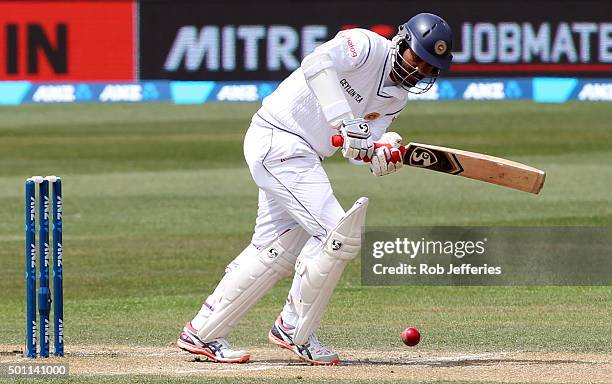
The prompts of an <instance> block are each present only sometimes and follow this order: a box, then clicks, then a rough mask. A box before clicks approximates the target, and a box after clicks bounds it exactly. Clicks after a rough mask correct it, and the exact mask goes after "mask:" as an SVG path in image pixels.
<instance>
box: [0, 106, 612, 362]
mask: <svg viewBox="0 0 612 384" xmlns="http://www.w3.org/2000/svg"><path fill="white" fill-rule="evenodd" d="M257 108H258V106H257V105H256V104H208V105H198V106H176V105H167V104H157V105H151V104H149V105H144V104H140V105H54V106H21V107H10V108H1V109H0V164H1V166H0V207H2V209H1V210H0V292H2V293H3V295H2V300H1V306H0V344H2V345H3V346H15V347H19V346H22V345H23V344H24V340H25V325H24V318H25V289H24V285H25V282H24V263H25V256H24V251H23V248H24V243H23V236H24V235H23V225H24V222H23V220H24V218H23V215H24V208H23V205H24V202H23V182H24V180H25V178H26V177H27V176H31V175H35V174H36V175H39V174H41V175H46V174H57V175H60V176H62V178H63V180H64V187H63V189H64V244H65V283H64V284H65V287H64V290H65V308H64V311H65V334H66V348H67V350H68V351H70V350H71V348H72V346H77V345H97V346H101V347H103V346H112V345H127V346H146V347H160V348H161V347H169V346H172V345H173V343H174V341H175V339H176V337H177V335H178V332H179V331H180V329H181V327H182V326H183V324H184V323H185V322H186V321H188V320H189V319H191V317H192V316H193V315H194V314H195V312H196V311H197V310H198V308H199V306H200V304H201V302H202V300H203V298H204V297H205V296H206V294H207V293H209V292H210V291H211V289H212V288H213V287H214V286H215V285H216V283H217V282H218V280H219V278H220V277H221V274H222V272H223V268H224V267H225V265H226V264H227V263H228V262H229V261H231V260H232V259H233V257H235V256H236V255H237V254H238V253H239V252H240V251H241V250H242V248H243V247H244V246H245V245H246V244H247V243H248V242H249V239H250V235H251V233H252V228H253V225H254V220H255V210H256V204H257V188H256V186H255V184H254V183H253V182H252V180H251V178H250V175H249V173H248V170H247V168H246V164H245V163H244V160H243V157H242V137H243V135H244V132H245V130H246V128H247V127H248V125H249V121H250V118H251V116H252V114H253V113H254V112H255V111H256V110H257ZM610 121H612V109H611V108H610V106H609V105H608V104H596V103H568V104H560V105H541V104H534V103H531V102H499V103H496V102H483V103H478V102H467V103H462V102H449V103H443V102H438V103H426V102H423V103H420V102H415V103H411V104H410V105H409V106H408V108H406V110H405V111H404V112H403V114H402V115H401V117H400V118H399V119H397V120H396V122H395V123H394V126H393V127H392V130H395V131H398V132H399V133H400V134H401V135H402V136H403V137H404V140H405V141H417V142H424V143H431V144H436V145H442V146H450V147H456V148H462V149H466V150H471V151H476V152H484V153H488V154H491V155H495V156H501V157H506V158H510V159H513V160H517V161H521V162H524V163H527V164H530V165H533V166H535V167H538V168H541V169H544V170H545V171H546V172H547V180H546V184H545V186H544V189H543V191H542V192H541V194H540V195H539V196H534V195H530V194H526V193H520V192H517V191H513V190H507V189H503V188H500V187H497V186H493V185H486V184H483V183H479V182H475V181H472V180H467V179H463V178H456V177H449V176H447V175H441V174H436V173H433V172H426V171H422V170H418V169H404V170H402V172H401V174H395V175H391V176H388V177H384V178H378V179H377V178H374V177H373V176H371V175H370V174H369V172H368V170H367V169H366V168H365V167H361V168H360V167H355V166H351V165H349V164H347V163H346V162H345V161H344V160H343V159H341V158H340V157H338V156H336V157H334V158H332V159H329V160H326V161H325V163H324V164H325V168H326V170H327V171H328V173H329V175H330V178H331V180H332V184H333V186H334V190H335V192H336V195H337V196H338V198H339V200H340V202H341V203H342V205H343V206H344V207H345V208H348V207H350V205H351V204H352V202H353V201H354V200H355V199H356V198H358V197H359V196H368V197H369V198H370V206H369V209H368V221H367V223H368V225H395V226H431V225H445V226H459V225H474V226H480V225H605V226H610V225H612V204H611V203H612V194H611V193H610V191H612V181H611V180H612V167H610V164H611V163H612V125H610ZM289 282H290V281H289V280H284V281H282V282H281V283H280V284H279V285H278V286H277V287H275V288H274V289H272V291H271V292H270V293H269V294H268V295H267V296H266V297H265V298H264V299H263V300H262V301H261V302H260V303H259V304H258V305H257V306H256V307H255V308H254V310H253V311H251V312H250V313H249V314H248V315H247V316H246V318H245V319H244V320H243V321H242V323H241V324H240V325H239V326H238V327H237V328H236V329H235V332H233V333H232V335H231V337H230V340H231V341H232V342H234V343H235V344H237V345H240V346H246V347H255V348H257V347H262V346H267V345H268V343H267V338H266V335H267V331H268V329H269V327H270V326H271V325H272V322H273V320H274V318H275V316H276V315H277V313H278V311H279V310H280V309H281V307H282V305H283V302H284V300H285V296H286V293H287V289H288V287H289ZM610 308H612V288H610V287H529V288H525V287H471V288H466V287H385V288H382V287H381V288H364V287H361V286H360V284H359V263H358V262H354V263H352V264H351V265H350V266H349V267H348V269H347V270H346V272H345V274H344V276H343V278H342V280H341V282H340V283H339V286H338V289H337V291H336V293H335V294H334V296H333V299H332V302H331V304H330V306H329V310H328V312H327V314H326V317H325V319H324V321H323V325H322V327H321V331H320V334H321V337H322V339H323V340H325V342H327V343H328V344H330V345H331V346H333V347H334V348H336V349H338V350H339V352H340V354H341V356H342V350H343V349H351V350H356V349H357V350H381V351H383V350H385V351H388V350H391V351H393V350H398V351H399V350H402V349H403V348H405V347H403V345H402V344H401V341H400V339H399V333H400V332H401V330H402V329H403V328H404V327H405V326H407V325H414V326H417V327H419V328H420V330H421V332H422V334H423V336H424V337H423V341H422V343H421V344H420V345H419V346H418V351H423V352H427V353H436V352H465V353H480V352H487V351H531V352H564V353H565V352H567V353H604V354H606V353H607V354H609V353H610V345H612V339H611V338H610V334H611V332H612V320H611V318H610ZM6 348H8V347H6ZM5 352H6V351H5ZM287 359H288V360H291V357H290V356H289V355H287Z"/></svg>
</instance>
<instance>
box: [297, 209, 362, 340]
mask: <svg viewBox="0 0 612 384" xmlns="http://www.w3.org/2000/svg"><path fill="white" fill-rule="evenodd" d="M367 206H368V199H367V198H365V197H362V198H360V199H359V200H357V201H356V202H355V204H354V205H353V207H352V208H351V209H349V210H348V212H347V213H346V214H345V215H344V217H343V218H342V219H341V220H340V223H338V225H337V226H336V227H335V228H334V230H333V231H332V232H330V234H329V235H328V236H327V238H326V239H325V242H324V244H323V249H322V250H321V253H320V254H319V255H318V256H316V257H314V258H312V259H310V260H306V261H303V260H302V259H298V261H297V263H296V267H295V269H296V272H297V273H298V274H300V276H301V277H302V278H301V281H300V296H301V297H300V299H299V300H298V302H297V303H295V306H296V309H297V313H298V321H297V325H296V328H295V333H294V335H293V341H294V343H295V344H298V345H300V344H304V343H306V341H307V340H308V337H309V336H310V335H311V334H312V333H313V332H314V331H315V330H316V329H317V328H318V327H319V324H320V322H321V318H322V317H323V313H324V311H325V307H327V304H328V303H329V299H330V298H331V295H332V292H333V291H334V288H336V284H337V283H338V281H339V280H340V276H341V275H342V271H344V267H345V266H346V264H347V263H348V262H349V261H351V260H352V259H354V258H355V257H356V256H357V255H358V254H359V250H360V249H361V227H363V225H364V224H365V218H366V209H367Z"/></svg>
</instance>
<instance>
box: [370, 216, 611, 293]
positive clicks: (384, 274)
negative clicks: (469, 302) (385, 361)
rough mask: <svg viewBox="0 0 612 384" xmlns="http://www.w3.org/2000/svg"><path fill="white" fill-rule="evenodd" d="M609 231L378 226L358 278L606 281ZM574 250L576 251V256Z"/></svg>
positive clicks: (380, 281)
mask: <svg viewBox="0 0 612 384" xmlns="http://www.w3.org/2000/svg"><path fill="white" fill-rule="evenodd" d="M611 232H612V231H611V230H610V229H609V228H596V227H564V228H559V227H552V228H551V227H392V228H388V227H375V228H366V229H365V230H364V234H363V244H362V251H361V255H362V257H361V280H362V284H363V285H598V284H606V283H609V282H610V280H611V278H610V276H609V274H602V273H601V271H602V270H606V268H605V267H606V266H607V267H608V269H607V270H609V266H610V265H609V264H610V263H611V261H610V258H609V257H606V254H607V252H610V251H611V250H612V246H610V244H609V240H608V239H610V238H612V237H610V235H612V233H611ZM578 255H579V256H580V257H578Z"/></svg>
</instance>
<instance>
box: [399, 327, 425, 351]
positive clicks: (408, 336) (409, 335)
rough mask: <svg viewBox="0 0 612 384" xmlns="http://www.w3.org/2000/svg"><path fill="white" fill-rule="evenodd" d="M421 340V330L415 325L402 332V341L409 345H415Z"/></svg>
mask: <svg viewBox="0 0 612 384" xmlns="http://www.w3.org/2000/svg"><path fill="white" fill-rule="evenodd" d="M420 340H421V334H420V333H419V330H418V329H416V328H414V327H408V328H406V329H404V332H402V341H403V342H404V344H406V345H407V346H409V347H414V346H415V345H417V344H418V343H419V341H420Z"/></svg>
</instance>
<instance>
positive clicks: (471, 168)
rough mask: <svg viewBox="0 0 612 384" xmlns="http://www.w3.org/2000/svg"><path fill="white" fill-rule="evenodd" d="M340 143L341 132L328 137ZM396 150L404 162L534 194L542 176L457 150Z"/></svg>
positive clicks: (409, 147)
mask: <svg viewBox="0 0 612 384" xmlns="http://www.w3.org/2000/svg"><path fill="white" fill-rule="evenodd" d="M342 143H343V139H342V136H341V135H334V136H332V145H333V146H334V147H341V146H342ZM381 145H385V144H376V146H377V147H380V146H381ZM387 146H390V145H389V144H387ZM399 150H400V152H401V154H402V162H403V163H404V164H405V165H409V166H411V167H417V168H425V169H429V170H432V171H437V172H443V173H448V174H450V175H457V176H463V177H467V178H470V179H474V180H480V181H484V182H487V183H491V184H496V185H501V186H503V187H507V188H513V189H517V190H519V191H523V192H529V193H535V194H538V193H539V192H540V190H541V189H542V186H544V179H545V178H546V173H544V171H542V170H539V169H537V168H533V167H530V166H528V165H525V164H521V163H518V162H516V161H511V160H506V159H502V158H500V157H494V156H489V155H484V154H481V153H476V152H469V151H463V150H461V149H453V148H445V147H438V146H435V145H429V144H419V143H409V144H407V145H403V146H400V148H399ZM397 160H400V159H396V161H397Z"/></svg>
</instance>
